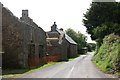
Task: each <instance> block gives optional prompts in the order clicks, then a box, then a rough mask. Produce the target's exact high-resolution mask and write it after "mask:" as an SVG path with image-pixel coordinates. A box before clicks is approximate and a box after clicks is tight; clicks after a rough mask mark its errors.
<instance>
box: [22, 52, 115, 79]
mask: <svg viewBox="0 0 120 80" xmlns="http://www.w3.org/2000/svg"><path fill="white" fill-rule="evenodd" d="M92 56H93V54H87V55H81V56H80V57H78V58H75V59H74V60H72V61H68V62H64V63H62V64H56V65H53V66H50V67H47V68H44V69H41V70H38V71H35V72H33V73H30V74H26V75H24V76H21V77H20V78H115V77H114V76H111V75H108V74H104V73H103V72H101V71H99V70H98V69H97V68H96V66H95V65H94V64H93V63H92V62H91V58H92Z"/></svg>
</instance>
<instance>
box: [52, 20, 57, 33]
mask: <svg viewBox="0 0 120 80" xmlns="http://www.w3.org/2000/svg"><path fill="white" fill-rule="evenodd" d="M56 29H57V25H56V22H54V24H53V25H52V26H51V31H56Z"/></svg>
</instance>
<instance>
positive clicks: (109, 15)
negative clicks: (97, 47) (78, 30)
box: [83, 2, 120, 42]
mask: <svg viewBox="0 0 120 80" xmlns="http://www.w3.org/2000/svg"><path fill="white" fill-rule="evenodd" d="M119 9H120V3H118V2H112V3H111V2H106V3H104V2H103V3H102V2H101V3H99V2H93V3H92V4H91V7H90V8H89V9H88V11H87V12H86V13H85V14H84V17H85V19H83V23H84V25H85V27H86V28H87V32H88V33H89V34H91V38H92V39H93V40H97V41H98V42H101V40H102V39H103V38H104V37H105V36H106V35H109V34H111V33H116V34H120V33H119V32H120V27H119V26H120V24H119V23H120V18H119V17H120V10H119Z"/></svg>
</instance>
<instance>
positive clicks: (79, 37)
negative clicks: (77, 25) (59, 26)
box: [66, 28, 87, 50]
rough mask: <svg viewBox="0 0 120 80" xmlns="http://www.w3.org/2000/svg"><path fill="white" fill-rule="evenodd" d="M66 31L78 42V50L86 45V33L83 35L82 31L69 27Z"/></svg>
mask: <svg viewBox="0 0 120 80" xmlns="http://www.w3.org/2000/svg"><path fill="white" fill-rule="evenodd" d="M66 33H67V35H68V36H70V37H71V38H72V39H73V40H74V41H75V42H76V43H77V46H78V50H80V49H82V48H84V47H86V44H87V42H86V41H87V37H86V36H85V35H83V34H82V33H80V32H75V31H74V30H73V29H71V28H69V29H67V30H66Z"/></svg>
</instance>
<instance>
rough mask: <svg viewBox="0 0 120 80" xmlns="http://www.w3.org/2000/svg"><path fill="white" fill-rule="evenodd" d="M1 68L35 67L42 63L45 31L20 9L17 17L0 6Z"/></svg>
mask: <svg viewBox="0 0 120 80" xmlns="http://www.w3.org/2000/svg"><path fill="white" fill-rule="evenodd" d="M2 33H3V34H2V36H3V37H2V41H3V42H2V45H3V52H4V53H3V55H2V66H3V68H20V67H35V66H38V65H43V64H44V56H45V52H46V33H45V31H44V30H43V29H42V28H40V27H39V26H38V25H37V24H36V23H34V22H33V20H32V19H31V18H30V17H29V16H28V10H22V17H21V18H20V19H18V18H17V17H16V16H14V15H13V13H12V12H11V11H10V10H8V9H7V8H5V7H2Z"/></svg>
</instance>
